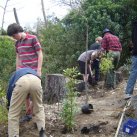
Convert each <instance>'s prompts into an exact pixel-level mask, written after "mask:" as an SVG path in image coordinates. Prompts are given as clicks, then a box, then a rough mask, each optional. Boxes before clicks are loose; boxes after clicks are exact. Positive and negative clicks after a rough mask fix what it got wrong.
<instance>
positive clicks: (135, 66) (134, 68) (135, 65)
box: [125, 56, 137, 94]
mask: <svg viewBox="0 0 137 137" xmlns="http://www.w3.org/2000/svg"><path fill="white" fill-rule="evenodd" d="M136 79H137V56H132V64H131V72H130V76H129V79H128V83H127V87H126V91H125V93H126V94H133V89H134V86H135V83H136Z"/></svg>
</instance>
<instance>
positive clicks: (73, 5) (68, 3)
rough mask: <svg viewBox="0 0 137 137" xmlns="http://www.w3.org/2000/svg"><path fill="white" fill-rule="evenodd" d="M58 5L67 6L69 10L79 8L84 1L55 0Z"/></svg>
mask: <svg viewBox="0 0 137 137" xmlns="http://www.w3.org/2000/svg"><path fill="white" fill-rule="evenodd" d="M55 1H56V2H57V3H58V4H59V5H65V6H69V7H71V8H77V7H80V6H81V4H82V3H83V1H84V0H55Z"/></svg>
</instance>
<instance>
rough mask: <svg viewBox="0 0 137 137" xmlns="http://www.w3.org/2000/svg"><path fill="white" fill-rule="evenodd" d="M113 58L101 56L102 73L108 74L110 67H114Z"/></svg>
mask: <svg viewBox="0 0 137 137" xmlns="http://www.w3.org/2000/svg"><path fill="white" fill-rule="evenodd" d="M113 67H114V66H113V63H112V58H109V57H103V58H101V63H100V71H101V73H102V74H106V73H107V72H108V71H109V70H110V69H113Z"/></svg>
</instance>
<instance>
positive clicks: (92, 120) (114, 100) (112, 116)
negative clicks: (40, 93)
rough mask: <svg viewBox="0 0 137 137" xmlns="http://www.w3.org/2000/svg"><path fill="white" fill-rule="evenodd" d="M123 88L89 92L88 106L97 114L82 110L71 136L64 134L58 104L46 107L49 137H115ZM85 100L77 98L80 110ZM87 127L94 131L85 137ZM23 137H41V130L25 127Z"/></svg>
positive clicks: (122, 102) (121, 85)
mask: <svg viewBox="0 0 137 137" xmlns="http://www.w3.org/2000/svg"><path fill="white" fill-rule="evenodd" d="M124 85H125V81H123V82H122V83H121V84H119V85H118V87H117V88H116V89H115V90H104V89H99V88H94V89H93V88H92V89H90V91H89V103H91V104H93V107H94V111H93V112H92V113H91V114H88V115H87V114H82V113H81V111H79V113H78V114H77V116H76V130H75V131H74V133H72V134H62V133H61V130H62V128H63V124H62V122H61V120H60V118H59V115H58V113H59V111H58V110H59V106H58V104H54V105H46V104H45V114H46V133H47V137H114V135H115V132H116V129H117V125H118V122H119V119H120V116H121V113H122V110H123V107H124V104H125V101H124V100H123V95H124V93H123V91H124ZM82 94H84V93H82ZM84 100H85V95H81V96H80V97H78V98H77V104H78V107H79V110H80V109H81V106H82V105H83V104H84V103H85V101H84ZM84 126H85V127H88V128H89V127H95V128H93V129H92V130H90V132H89V133H88V134H86V135H85V134H81V129H82V128H83V127H84ZM0 129H1V128H0ZM20 134H21V135H20V137H38V131H37V129H36V128H35V127H34V124H33V121H30V122H27V123H24V124H22V125H21V128H20ZM0 137H6V136H5V135H4V136H0Z"/></svg>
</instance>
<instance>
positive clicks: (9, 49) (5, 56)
mask: <svg viewBox="0 0 137 137" xmlns="http://www.w3.org/2000/svg"><path fill="white" fill-rule="evenodd" d="M15 62H16V60H15V47H14V40H13V39H11V38H10V37H8V36H0V85H1V86H2V88H3V89H4V90H5V91H6V89H7V84H8V81H9V78H10V75H11V73H12V72H13V71H15Z"/></svg>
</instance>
